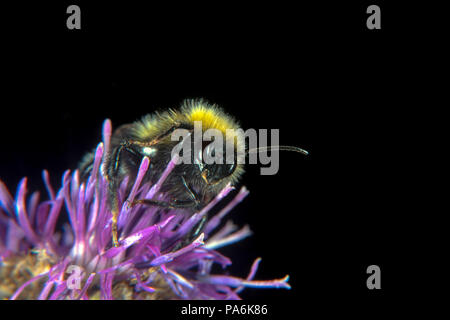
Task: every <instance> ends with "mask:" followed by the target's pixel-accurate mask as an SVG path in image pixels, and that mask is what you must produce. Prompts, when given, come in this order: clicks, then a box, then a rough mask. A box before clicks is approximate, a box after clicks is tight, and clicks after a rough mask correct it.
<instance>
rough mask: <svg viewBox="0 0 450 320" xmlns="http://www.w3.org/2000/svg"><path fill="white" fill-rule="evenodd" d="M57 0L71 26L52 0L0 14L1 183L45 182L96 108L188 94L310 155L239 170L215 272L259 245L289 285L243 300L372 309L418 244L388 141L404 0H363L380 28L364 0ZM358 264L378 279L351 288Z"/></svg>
mask: <svg viewBox="0 0 450 320" xmlns="http://www.w3.org/2000/svg"><path fill="white" fill-rule="evenodd" d="M340 2H344V1H340ZM73 3H76V4H78V5H80V7H81V12H82V17H81V19H82V22H81V23H82V29H81V30H67V28H66V18H67V14H66V13H65V10H66V8H67V6H68V5H69V4H72V3H68V2H64V1H63V2H62V3H58V4H56V2H55V4H52V5H50V4H39V5H37V4H34V5H29V4H26V5H25V4H23V5H20V6H19V5H18V6H14V7H11V9H8V10H4V13H3V14H4V15H5V18H8V19H7V20H3V22H5V21H7V26H8V29H7V30H10V31H11V32H7V33H6V34H5V37H4V40H3V44H2V47H3V49H2V51H3V53H6V55H5V57H4V58H3V70H2V78H3V79H4V80H5V81H4V84H3V85H2V112H1V127H0V137H1V140H2V149H1V155H2V156H1V157H0V178H1V179H2V180H3V181H4V182H5V183H6V184H7V185H8V186H9V188H10V189H11V190H15V187H16V186H17V184H18V182H19V180H20V179H21V178H22V177H23V176H28V177H29V189H42V183H41V171H42V169H44V168H46V169H48V170H49V171H50V173H51V176H52V181H53V183H54V185H57V186H59V184H60V177H61V176H62V173H63V171H64V170H66V169H68V168H72V169H73V168H75V167H76V165H77V163H78V161H79V160H80V158H81V157H82V155H83V154H84V152H86V151H88V150H90V149H91V148H92V147H94V146H95V145H96V144H97V143H98V141H100V134H101V125H102V122H103V120H104V119H105V118H110V119H111V120H112V122H113V125H114V126H118V125H120V124H123V123H128V122H132V121H134V120H136V119H138V118H140V117H141V116H142V115H144V114H146V113H150V112H152V111H154V110H156V109H165V108H168V107H176V106H177V105H179V104H180V102H181V101H182V100H183V99H185V98H195V97H203V98H206V99H208V100H210V101H211V102H214V103H217V104H219V105H221V106H223V107H224V109H225V110H227V111H228V112H229V113H231V114H233V115H235V116H236V117H237V118H238V119H239V120H240V122H241V124H242V127H243V128H268V129H270V128H278V129H280V142H281V143H282V144H286V145H296V146H300V147H302V148H305V149H307V150H308V151H310V155H309V156H308V157H304V156H302V155H299V154H291V153H282V154H281V160H280V162H281V163H280V170H279V172H278V174H277V175H275V176H261V175H259V167H258V166H250V167H248V170H247V173H246V175H245V176H244V178H243V181H242V184H244V185H245V186H247V188H248V189H249V190H250V195H249V196H248V198H247V199H246V200H245V201H244V202H243V203H241V204H240V205H239V206H238V207H237V208H236V209H235V210H234V212H233V214H232V215H231V218H233V220H235V221H237V222H238V223H239V224H241V225H243V224H244V223H248V224H249V225H250V227H251V229H252V230H253V231H254V235H253V236H252V237H251V238H249V239H246V240H244V241H242V243H240V244H235V245H233V246H232V247H230V248H227V249H225V250H222V252H223V253H225V254H226V255H228V256H230V257H232V259H233V265H232V266H231V268H230V273H231V274H234V275H237V276H242V277H245V276H246V274H247V272H248V270H249V267H250V265H251V263H252V261H253V260H254V259H255V258H256V257H262V258H263V260H262V262H261V264H260V269H259V272H258V273H257V278H258V279H269V278H276V277H282V276H284V275H285V274H290V276H291V280H290V284H291V285H292V290H290V291H287V290H256V289H249V290H246V291H244V293H243V294H242V296H243V297H244V298H246V299H263V300H264V301H279V303H280V304H281V306H283V308H286V309H287V310H291V311H292V312H294V311H295V312H299V311H300V310H298V308H299V307H300V306H303V307H304V308H306V309H308V308H310V309H315V307H313V306H316V305H317V304H318V303H324V304H325V305H326V304H329V303H334V302H336V301H340V302H341V303H340V306H343V307H344V308H347V307H348V308H349V309H352V308H354V307H355V306H356V305H359V306H361V305H362V306H366V307H367V308H369V309H377V308H379V307H381V306H383V305H385V304H386V303H388V301H393V300H392V299H394V300H395V299H396V298H395V297H399V296H401V295H403V294H404V293H405V291H406V289H405V288H406V287H405V286H407V284H408V281H409V276H408V275H407V270H406V269H408V268H407V267H405V266H410V265H411V263H413V261H414V258H413V257H412V256H411V255H410V251H411V250H412V248H413V247H414V248H415V249H414V250H417V249H420V245H421V244H420V241H418V240H417V238H416V235H417V234H415V231H416V230H415V229H414V228H411V226H412V225H413V224H414V223H415V222H416V220H415V219H416V217H415V216H414V215H412V214H411V211H409V210H408V209H406V207H407V201H405V199H406V198H405V196H404V195H403V194H402V190H404V188H403V186H404V185H405V184H408V183H409V182H410V181H411V180H412V178H411V175H410V168H409V167H408V165H405V162H404V157H403V151H405V149H407V148H408V147H409V146H410V145H411V143H412V142H411V140H414V143H416V142H418V140H416V139H415V131H414V127H415V125H414V124H413V123H412V120H411V118H412V115H413V111H412V109H411V105H410V103H409V102H410V101H411V100H416V102H417V101H418V100H419V99H420V97H419V93H418V91H416V82H415V80H414V79H415V75H416V74H417V72H418V71H420V70H421V69H422V68H423V67H422V65H421V64H420V63H418V60H417V56H416V55H415V54H412V53H417V52H416V49H417V48H418V46H416V45H415V44H414V41H413V42H412V43H411V38H415V39H417V38H422V36H423V34H422V33H421V32H422V31H421V30H422V29H420V28H419V27H417V26H416V25H408V24H406V23H405V16H406V17H408V16H409V17H411V16H410V12H409V11H408V7H405V6H401V5H399V6H398V7H394V6H393V5H392V4H389V5H388V4H385V3H384V2H382V3H381V2H375V3H376V4H379V5H380V7H381V10H382V29H381V30H367V28H366V19H367V16H368V15H367V14H366V12H365V10H366V8H367V6H368V5H369V4H372V3H364V2H361V3H359V4H342V3H333V4H331V3H323V2H321V3H320V4H319V3H316V4H312V2H309V3H307V4H305V3H300V6H298V7H297V6H294V5H293V4H287V3H280V4H275V3H268V4H261V3H256V2H255V3H254V4H252V5H249V4H248V5H246V6H243V5H242V4H228V3H225V2H220V3H216V4H215V5H211V4H206V3H205V4H195V5H193V4H189V5H183V6H180V5H179V4H176V3H167V4H166V5H165V6H163V5H161V4H158V5H146V6H143V5H142V4H129V3H128V2H123V3H120V2H117V3H114V4H112V3H111V2H108V3H103V4H97V5H94V4H92V3H91V2H89V3H88V2H87V1H74V2H73ZM410 50H411V51H410ZM412 137H413V138H412ZM372 264H376V265H379V266H380V268H381V271H382V289H381V290H380V291H369V290H368V289H367V287H366V279H367V277H368V275H367V274H366V268H367V267H368V266H369V265H372ZM369 309H368V310H369Z"/></svg>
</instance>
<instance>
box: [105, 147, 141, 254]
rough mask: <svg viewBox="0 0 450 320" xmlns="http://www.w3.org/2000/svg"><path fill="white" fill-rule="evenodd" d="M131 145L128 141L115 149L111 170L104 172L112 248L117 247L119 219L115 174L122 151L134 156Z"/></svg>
mask: <svg viewBox="0 0 450 320" xmlns="http://www.w3.org/2000/svg"><path fill="white" fill-rule="evenodd" d="M131 145H132V143H130V142H129V141H125V142H122V143H121V144H120V146H119V147H118V148H117V150H116V151H115V153H114V154H113V159H114V160H113V161H114V165H113V166H112V168H110V169H109V170H107V171H106V172H105V176H106V179H107V180H108V183H109V185H108V196H109V203H110V205H111V213H112V223H111V234H112V242H113V246H114V247H118V246H119V239H118V230H117V222H118V218H119V199H118V194H117V191H118V189H119V183H118V177H117V174H118V172H119V169H120V156H121V154H122V151H124V150H125V151H128V152H130V153H133V154H135V153H136V152H135V151H134V150H133V149H131Z"/></svg>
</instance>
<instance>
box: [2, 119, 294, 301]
mask: <svg viewBox="0 0 450 320" xmlns="http://www.w3.org/2000/svg"><path fill="white" fill-rule="evenodd" d="M110 137H111V123H110V121H109V120H106V121H105V123H104V126H103V142H102V143H100V144H99V145H98V147H97V149H96V152H95V158H94V164H93V170H92V171H91V174H90V176H89V177H88V179H87V181H86V182H81V181H80V177H79V173H78V171H74V172H73V173H71V172H70V171H69V170H68V171H66V172H65V173H64V175H63V178H62V185H61V187H60V188H59V190H57V191H55V189H54V188H53V186H52V185H51V183H50V179H49V174H48V172H47V171H45V170H44V172H43V180H44V183H45V186H46V189H47V191H48V199H47V200H44V201H41V199H40V196H39V193H38V192H34V193H33V194H31V196H28V197H27V179H26V178H23V179H22V180H21V182H20V183H19V186H18V190H17V193H16V196H15V197H13V196H12V195H11V193H10V192H9V191H8V189H7V187H6V186H5V185H4V184H3V183H2V182H1V181H0V298H10V299H239V292H240V291H241V290H242V289H243V288H245V287H269V288H289V284H288V283H287V280H288V277H287V276H286V277H284V278H282V279H276V280H268V281H256V280H253V277H254V275H255V273H256V270H257V268H258V264H259V262H260V259H259V258H258V259H256V261H255V262H254V263H253V265H252V267H251V270H250V273H249V275H248V277H247V278H246V279H242V278H238V277H233V276H230V275H222V274H213V273H212V266H213V265H214V264H219V265H221V266H222V267H223V268H225V267H227V266H228V265H230V264H231V260H230V259H229V258H227V257H225V256H223V255H222V254H220V253H219V252H218V251H217V249H218V248H220V247H223V246H226V245H229V244H232V243H234V242H236V241H239V240H242V239H243V238H245V237H247V236H249V235H250V234H251V231H250V229H249V227H248V226H244V227H243V228H241V229H238V228H237V227H236V226H235V225H234V224H233V223H231V222H230V221H227V222H226V223H225V224H223V226H221V222H222V220H223V218H224V217H225V216H226V215H227V214H228V213H229V212H230V210H231V209H233V208H234V207H235V206H236V205H237V204H238V203H239V202H240V201H242V200H243V199H244V198H245V196H246V195H247V194H248V191H247V190H246V189H245V187H243V188H241V190H240V191H239V192H238V193H237V194H236V195H235V196H234V198H232V199H231V200H229V202H228V203H227V204H226V205H225V206H224V207H223V209H221V210H220V211H219V212H218V213H216V214H215V215H213V216H209V218H208V221H207V223H206V225H205V227H204V232H203V233H202V234H200V235H199V236H198V237H197V238H196V239H194V240H193V241H192V242H191V243H187V244H186V238H188V235H189V234H190V233H191V231H192V229H193V228H194V227H195V226H196V225H197V223H198V222H199V221H200V220H201V219H202V217H203V216H205V215H206V214H208V213H210V211H211V210H212V209H213V208H214V207H216V205H217V204H218V203H219V202H220V201H223V199H224V198H225V197H226V196H227V195H228V194H229V193H230V191H231V190H232V189H233V188H232V187H231V186H227V187H225V188H224V189H223V190H222V191H221V192H220V193H219V194H218V195H217V196H216V197H215V198H214V199H213V200H212V201H211V202H210V203H209V204H208V205H207V206H206V207H204V208H203V209H201V210H200V211H198V212H195V213H194V214H192V213H191V212H187V211H186V210H182V209H167V208H166V209H164V210H162V209H161V208H159V207H156V206H145V205H136V206H133V207H130V206H129V205H128V204H129V203H131V202H132V201H133V200H134V199H158V200H164V199H165V194H164V193H162V192H159V190H160V187H161V185H162V184H163V183H164V180H165V179H166V177H167V176H168V175H169V174H170V173H171V171H172V169H173V167H174V166H175V163H176V159H172V160H171V161H170V162H169V164H168V166H167V168H166V169H165V171H164V172H163V174H162V175H161V177H160V178H159V181H158V182H157V183H155V184H153V185H152V184H150V183H145V184H142V183H141V182H142V180H143V178H144V176H145V174H146V172H147V171H148V170H149V161H150V160H149V159H148V158H147V157H145V158H143V160H142V162H141V164H140V168H139V171H138V174H137V177H136V179H135V181H134V184H133V187H132V189H131V191H130V192H129V193H127V191H126V190H127V183H128V178H126V179H125V180H124V181H122V183H121V186H120V188H119V190H118V193H119V203H120V206H121V210H120V213H119V220H118V230H119V235H120V238H119V239H120V241H119V246H118V247H112V246H111V218H112V214H111V211H110V209H109V206H108V203H107V188H108V182H107V181H106V179H105V178H104V177H103V176H102V174H101V173H100V172H101V170H99V168H100V167H101V166H102V164H103V162H102V161H103V159H104V157H103V155H104V154H105V153H106V152H107V151H108V149H109V145H110ZM227 199H228V198H227ZM64 215H67V217H64ZM60 220H67V221H68V222H67V223H66V224H65V225H64V227H63V228H59V227H58V224H59V223H57V222H58V221H60ZM219 227H220V228H219Z"/></svg>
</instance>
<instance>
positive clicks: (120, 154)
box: [80, 99, 245, 245]
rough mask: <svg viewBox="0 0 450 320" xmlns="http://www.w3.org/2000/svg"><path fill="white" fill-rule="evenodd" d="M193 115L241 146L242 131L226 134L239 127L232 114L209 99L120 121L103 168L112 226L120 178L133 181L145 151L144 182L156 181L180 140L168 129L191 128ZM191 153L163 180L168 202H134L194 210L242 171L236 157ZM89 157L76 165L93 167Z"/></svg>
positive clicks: (85, 170)
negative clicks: (209, 159) (205, 158)
mask: <svg viewBox="0 0 450 320" xmlns="http://www.w3.org/2000/svg"><path fill="white" fill-rule="evenodd" d="M196 121H199V122H201V124H202V130H203V132H204V131H206V130H208V129H216V130H218V131H220V132H221V133H223V136H224V137H225V140H224V141H226V140H227V139H233V140H232V143H233V146H234V149H235V151H236V153H237V150H239V149H240V148H243V147H244V144H245V142H244V137H243V136H242V135H237V136H234V137H228V135H227V130H228V129H234V130H236V129H239V125H238V123H237V122H236V120H235V119H234V118H232V117H231V116H229V115H227V114H226V113H225V112H224V111H223V110H222V109H220V108H219V107H218V106H216V105H211V104H208V103H207V102H205V101H204V100H202V99H199V100H187V101H185V102H184V103H183V105H182V106H181V108H180V109H179V110H172V109H169V110H168V111H165V112H162V113H158V112H156V113H154V114H150V115H147V116H144V117H143V118H142V119H141V120H139V121H136V122H134V123H132V124H125V125H122V126H121V127H119V128H118V129H117V130H116V131H115V132H114V133H113V135H112V137H111V145H110V149H109V151H108V153H107V154H106V158H105V162H104V166H103V169H102V171H103V172H102V173H103V175H104V176H105V177H106V179H107V180H108V182H109V186H110V188H109V202H110V205H111V210H112V212H113V229H114V228H115V227H116V226H114V221H116V223H117V214H118V213H117V212H118V196H117V190H118V186H119V185H120V183H121V181H123V179H124V178H125V176H129V177H130V179H129V181H130V182H132V181H134V179H135V177H136V175H137V172H138V169H139V165H140V163H141V161H142V159H143V157H148V158H149V159H150V165H149V169H148V171H147V173H146V175H145V177H144V179H143V183H145V182H151V183H156V182H157V180H158V179H159V177H160V176H161V174H162V172H163V171H164V169H165V168H166V167H167V165H168V163H169V161H170V160H171V155H172V150H173V148H174V147H175V146H176V145H177V144H178V143H179V141H172V139H171V135H172V133H173V132H174V131H175V130H176V129H184V130H187V131H189V132H192V131H193V130H194V124H195V122H196ZM209 143H210V142H209V141H208V142H203V145H202V151H203V150H206V149H205V148H206V147H207V145H208V144H209ZM191 156H192V162H191V163H189V164H185V163H181V164H178V165H176V166H175V168H174V169H173V171H172V172H171V173H170V174H169V176H168V177H167V179H166V180H165V182H164V183H163V185H162V186H161V189H160V192H162V193H165V195H166V198H167V199H168V200H167V202H161V201H157V200H154V199H142V200H138V202H140V203H144V204H145V203H146V204H149V205H159V206H162V207H174V208H190V209H192V211H196V210H199V209H200V208H202V207H204V206H205V205H206V204H208V203H209V201H210V200H211V199H212V198H214V197H215V196H216V195H217V194H218V193H219V191H220V190H222V189H223V188H224V187H225V186H226V185H227V184H228V183H231V184H235V183H236V182H237V181H238V180H239V178H240V177H241V175H242V173H243V172H244V169H243V165H242V164H239V163H238V162H236V161H235V162H234V163H225V161H224V162H223V163H222V164H216V163H213V164H205V163H203V162H202V161H201V158H200V160H199V159H198V155H196V154H194V153H193V154H192V155H191ZM92 161H93V155H87V156H86V157H85V159H84V160H83V162H82V164H81V166H80V171H81V173H82V175H83V174H87V173H89V171H90V170H92ZM129 188H131V183H130V185H129ZM114 215H116V216H114ZM116 232H117V231H116ZM113 242H114V245H117V244H118V241H117V234H116V235H115V236H114V234H113Z"/></svg>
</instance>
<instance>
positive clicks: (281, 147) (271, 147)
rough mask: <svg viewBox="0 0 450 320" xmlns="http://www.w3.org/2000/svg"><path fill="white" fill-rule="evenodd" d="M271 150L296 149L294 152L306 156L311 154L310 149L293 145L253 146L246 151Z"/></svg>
mask: <svg viewBox="0 0 450 320" xmlns="http://www.w3.org/2000/svg"><path fill="white" fill-rule="evenodd" d="M269 150H270V151H271V150H281V151H294V152H299V153H302V154H304V155H305V156H306V155H308V154H309V152H308V151H306V150H304V149H302V148H299V147H293V146H268V147H259V148H252V149H248V150H247V151H246V154H250V153H259V152H264V151H269Z"/></svg>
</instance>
